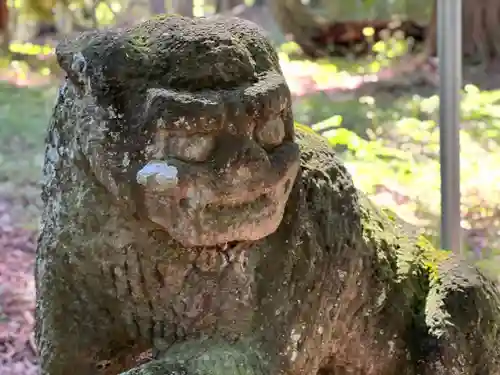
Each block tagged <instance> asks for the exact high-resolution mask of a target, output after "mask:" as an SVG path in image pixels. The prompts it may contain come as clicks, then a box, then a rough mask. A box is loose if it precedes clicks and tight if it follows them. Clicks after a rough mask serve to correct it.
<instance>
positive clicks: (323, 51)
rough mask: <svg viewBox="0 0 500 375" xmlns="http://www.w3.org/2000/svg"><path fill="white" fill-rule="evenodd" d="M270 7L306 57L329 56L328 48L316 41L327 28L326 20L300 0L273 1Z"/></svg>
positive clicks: (279, 23) (277, 20)
mask: <svg viewBox="0 0 500 375" xmlns="http://www.w3.org/2000/svg"><path fill="white" fill-rule="evenodd" d="M269 6H270V9H271V12H272V14H273V16H274V18H275V20H276V22H277V23H278V25H279V26H280V27H281V29H282V31H283V32H284V33H285V34H286V35H289V36H291V37H293V40H294V41H295V42H296V43H297V44H298V45H299V46H300V47H301V48H302V50H303V51H304V53H305V54H306V55H308V56H310V57H313V58H316V57H321V56H327V55H328V54H329V50H328V46H326V47H325V46H324V45H322V44H321V43H317V42H316V41H315V40H316V38H317V37H318V36H320V35H321V34H322V31H324V30H325V29H326V28H327V26H328V25H327V22H326V20H324V19H322V18H321V17H320V16H318V15H315V14H314V13H313V12H311V10H310V9H309V8H308V7H307V6H306V5H304V4H302V2H301V1H300V0H272V1H270V4H269Z"/></svg>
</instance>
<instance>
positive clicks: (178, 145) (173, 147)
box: [165, 134, 215, 161]
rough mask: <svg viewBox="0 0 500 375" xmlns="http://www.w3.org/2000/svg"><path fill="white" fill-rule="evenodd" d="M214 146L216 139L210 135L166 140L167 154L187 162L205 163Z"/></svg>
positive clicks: (172, 137) (171, 137) (176, 137)
mask: <svg viewBox="0 0 500 375" xmlns="http://www.w3.org/2000/svg"><path fill="white" fill-rule="evenodd" d="M214 145H215V139H214V137H213V136H211V135H208V134H198V135H191V136H189V137H180V136H169V137H168V139H167V140H166V147H165V153H166V154H167V155H169V156H173V157H175V158H178V159H181V160H185V161H205V160H207V159H208V157H209V155H210V153H211V152H212V150H213V148H214Z"/></svg>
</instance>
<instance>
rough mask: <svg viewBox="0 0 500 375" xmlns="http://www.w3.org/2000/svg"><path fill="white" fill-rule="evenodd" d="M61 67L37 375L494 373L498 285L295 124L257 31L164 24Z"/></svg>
mask: <svg viewBox="0 0 500 375" xmlns="http://www.w3.org/2000/svg"><path fill="white" fill-rule="evenodd" d="M57 57H58V60H59V64H60V66H61V67H62V68H63V69H64V70H65V71H66V72H67V79H66V82H65V83H64V84H63V85H62V87H61V89H60V92H59V96H58V98H57V102H56V104H55V109H54V114H53V117H52V121H51V123H50V127H49V131H48V135H47V149H46V159H45V166H44V186H43V201H44V204H45V209H44V213H43V219H42V223H43V225H42V229H41V234H40V238H39V243H38V255H37V269H36V282H37V292H38V294H37V298H38V300H37V328H36V338H37V342H38V347H39V351H40V356H41V362H42V369H43V374H47V375H68V374H69V375H87V374H99V373H106V374H117V373H119V372H121V371H127V370H128V372H127V374H129V375H132V374H144V375H174V374H183V375H184V374H185V375H235V374H239V375H273V374H279V373H283V374H285V373H288V374H292V375H299V374H300V375H316V374H320V375H327V374H331V375H342V374H359V375H395V374H398V375H455V374H463V375H494V374H498V371H499V358H500V356H499V353H498V349H497V346H498V338H499V331H498V330H499V327H500V319H499V318H500V315H499V301H500V298H499V295H498V293H497V291H496V289H495V288H494V286H493V285H492V283H490V282H489V281H487V280H486V279H484V278H483V277H482V276H481V274H480V273H479V272H478V271H477V270H476V269H475V268H473V267H472V266H469V265H468V264H466V263H464V262H462V261H461V260H459V259H456V258H454V257H452V256H450V255H449V254H448V253H445V252H439V251H436V250H434V249H433V248H431V247H430V246H429V245H428V244H427V243H426V242H425V240H423V239H422V238H420V237H418V236H409V235H407V234H405V233H404V232H403V230H402V229H401V228H400V225H399V224H398V223H397V221H396V219H394V218H391V217H389V216H387V215H386V214H384V213H381V212H379V211H378V210H377V209H376V208H374V207H373V206H372V205H371V204H370V202H369V201H368V200H367V199H365V198H364V197H363V195H362V194H360V193H359V192H358V191H357V190H356V189H355V188H354V186H353V183H352V180H351V177H350V176H349V174H348V173H347V172H346V170H345V168H344V167H343V166H342V164H341V163H340V162H339V161H338V159H336V157H335V155H334V153H333V151H332V150H331V149H330V148H329V146H328V145H327V144H326V143H325V141H323V139H322V138H321V137H319V136H317V135H315V134H313V133H311V132H310V131H308V130H304V129H294V124H293V119H292V112H291V103H290V93H289V90H288V88H287V85H286V83H285V80H284V78H283V76H282V73H281V70H280V67H279V62H278V58H277V55H276V53H275V52H274V51H273V49H272V47H271V45H270V44H269V43H268V41H267V40H266V39H265V38H264V37H263V36H262V34H261V33H260V31H259V30H258V29H257V28H256V27H255V26H253V25H252V24H250V23H246V22H244V21H241V20H238V19H223V18H214V19H194V20H192V19H186V18H181V17H164V18H158V19H155V20H152V21H148V22H146V23H143V24H141V25H139V26H137V27H134V28H131V29H127V30H121V31H104V32H95V33H88V34H84V35H82V36H81V37H80V38H78V39H76V40H73V41H68V42H64V43H61V44H60V45H59V47H58V49H57ZM294 132H295V134H294ZM151 348H152V349H153V350H154V355H155V357H156V360H153V361H151V362H148V363H146V364H143V365H140V366H136V364H135V362H134V358H135V356H136V355H138V354H139V353H141V352H144V351H146V350H149V349H151Z"/></svg>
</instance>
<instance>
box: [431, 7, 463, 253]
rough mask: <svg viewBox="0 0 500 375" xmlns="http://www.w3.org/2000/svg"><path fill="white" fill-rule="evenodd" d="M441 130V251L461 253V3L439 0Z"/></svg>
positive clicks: (438, 36)
mask: <svg viewBox="0 0 500 375" xmlns="http://www.w3.org/2000/svg"><path fill="white" fill-rule="evenodd" d="M437 46H438V57H439V77H440V87H439V99H440V106H439V127H440V145H441V147H440V161H441V248H443V249H446V250H452V251H454V252H457V253H458V252H461V226H460V139H459V129H460V90H461V86H462V0H437Z"/></svg>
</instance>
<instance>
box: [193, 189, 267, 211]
mask: <svg viewBox="0 0 500 375" xmlns="http://www.w3.org/2000/svg"><path fill="white" fill-rule="evenodd" d="M273 206H274V204H273V201H272V199H271V198H270V197H269V195H268V194H261V195H260V196H258V197H257V198H256V199H253V200H251V201H247V202H238V203H235V204H222V203H209V204H207V205H206V206H205V207H204V209H203V212H204V214H206V215H208V216H211V215H223V216H225V215H229V216H232V215H241V213H242V212H248V213H260V214H261V215H262V214H265V212H266V211H269V210H270V208H272V207H273Z"/></svg>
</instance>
